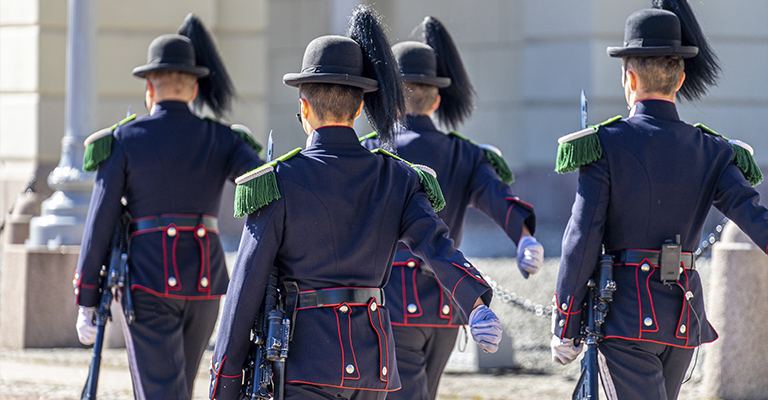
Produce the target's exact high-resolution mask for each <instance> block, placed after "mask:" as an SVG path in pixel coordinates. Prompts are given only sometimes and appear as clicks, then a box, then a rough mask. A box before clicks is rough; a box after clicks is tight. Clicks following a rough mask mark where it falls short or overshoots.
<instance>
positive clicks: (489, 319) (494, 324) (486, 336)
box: [469, 304, 501, 353]
mask: <svg viewBox="0 0 768 400" xmlns="http://www.w3.org/2000/svg"><path fill="white" fill-rule="evenodd" d="M469 332H470V333H471V334H472V339H473V340H474V341H475V342H477V344H478V345H480V348H481V349H483V351H485V352H486V353H495V352H496V350H498V349H499V342H501V321H499V317H497V316H496V314H494V313H493V311H491V309H490V308H488V306H486V305H485V304H481V305H479V306H477V307H475V309H474V310H472V313H470V314H469Z"/></svg>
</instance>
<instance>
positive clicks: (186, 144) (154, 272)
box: [75, 101, 262, 306]
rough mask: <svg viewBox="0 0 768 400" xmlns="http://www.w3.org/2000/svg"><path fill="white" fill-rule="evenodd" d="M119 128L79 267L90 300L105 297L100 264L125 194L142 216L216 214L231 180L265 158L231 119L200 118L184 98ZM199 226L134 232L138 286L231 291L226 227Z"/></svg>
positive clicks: (210, 293) (188, 293) (212, 293)
mask: <svg viewBox="0 0 768 400" xmlns="http://www.w3.org/2000/svg"><path fill="white" fill-rule="evenodd" d="M113 135H114V142H113V145H112V153H111V155H110V156H109V158H107V159H106V160H105V161H104V162H102V163H101V165H99V170H98V172H97V174H96V182H95V184H94V187H93V194H92V197H91V205H90V208H89V210H88V216H87V218H86V221H85V232H84V233H83V241H82V247H81V250H80V259H79V260H78V264H77V272H76V275H75V282H76V289H77V291H78V292H79V295H78V298H77V303H78V304H80V305H83V306H94V305H96V304H98V302H99V299H100V295H99V291H98V289H99V270H100V268H101V266H102V264H106V263H108V257H109V252H110V248H109V246H110V241H111V239H112V233H113V232H114V229H115V224H116V222H117V220H118V217H119V216H120V212H121V209H122V205H121V204H120V198H121V197H122V196H124V197H125V198H126V200H127V202H128V206H127V208H128V211H129V212H130V213H131V216H132V217H133V218H134V219H139V218H144V217H153V216H158V215H168V214H171V215H173V214H203V215H210V216H216V215H217V213H218V210H219V203H220V202H221V193H222V190H223V189H224V183H225V182H226V181H227V180H231V181H234V178H236V177H237V176H238V175H240V174H242V173H244V172H247V171H249V170H251V169H253V168H255V167H257V166H259V165H261V164H262V162H261V161H260V160H259V159H258V156H257V155H256V153H255V152H254V151H253V149H252V148H251V147H250V146H249V145H248V144H246V142H245V141H244V140H243V139H242V138H240V137H239V136H238V135H237V134H236V133H234V132H233V131H232V130H231V129H230V128H229V127H227V126H225V125H222V124H220V123H218V122H215V121H212V120H209V119H201V118H198V117H197V116H195V115H194V114H192V112H190V110H189V107H188V106H187V104H186V103H183V102H180V101H165V102H162V103H159V104H157V105H155V109H154V114H152V115H147V116H144V117H141V118H138V119H135V120H133V121H131V122H128V123H126V124H124V125H120V126H118V127H117V129H116V130H115V131H114V132H113ZM195 232H196V229H195V228H190V229H179V234H178V235H176V236H175V237H172V238H171V237H168V235H166V234H165V233H164V232H159V231H155V232H152V233H144V234H140V235H136V236H133V237H132V238H131V243H130V259H131V279H132V285H131V288H132V289H141V290H145V291H147V292H149V293H152V294H155V295H157V296H161V297H170V298H177V299H209V298H217V297H220V296H221V295H223V294H224V292H225V291H226V288H227V283H228V280H227V269H226V267H225V265H224V253H223V251H222V249H221V241H220V239H219V235H218V232H216V231H213V230H208V231H207V232H206V235H205V236H204V237H202V238H200V237H198V236H197V235H196V234H195ZM164 249H166V251H164ZM203 250H204V251H203ZM172 277H173V278H175V280H176V282H175V283H176V284H175V285H173V286H171V285H169V283H168V282H169V279H170V278H172ZM203 278H205V280H204V279H203Z"/></svg>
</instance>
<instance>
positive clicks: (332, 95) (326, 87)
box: [299, 83, 363, 121]
mask: <svg viewBox="0 0 768 400" xmlns="http://www.w3.org/2000/svg"><path fill="white" fill-rule="evenodd" d="M299 95H300V96H301V97H302V98H303V99H305V100H307V103H309V106H310V107H311V108H312V111H313V112H314V113H315V114H317V118H318V119H320V120H321V121H354V120H355V115H356V114H357V110H359V109H360V103H362V101H363V89H360V88H357V87H354V86H347V85H336V84H331V83H302V84H301V85H299Z"/></svg>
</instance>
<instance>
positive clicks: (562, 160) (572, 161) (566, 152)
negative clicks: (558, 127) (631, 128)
mask: <svg viewBox="0 0 768 400" xmlns="http://www.w3.org/2000/svg"><path fill="white" fill-rule="evenodd" d="M620 119H621V115H617V116H615V117H613V118H610V119H608V120H606V121H605V122H601V123H599V124H597V125H593V126H590V127H589V128H587V129H582V130H580V131H578V132H574V133H571V134H568V135H565V136H563V137H561V138H560V139H557V143H559V146H558V147H557V161H556V163H555V172H557V173H558V174H564V173H567V172H571V171H576V170H577V169H579V167H581V166H583V165H587V164H589V163H592V162H595V161H597V160H598V159H599V158H600V157H602V155H603V148H602V147H601V146H600V138H599V137H598V136H597V135H595V133H597V131H598V130H599V129H600V127H601V126H608V125H610V124H612V123H614V122H616V121H618V120H620Z"/></svg>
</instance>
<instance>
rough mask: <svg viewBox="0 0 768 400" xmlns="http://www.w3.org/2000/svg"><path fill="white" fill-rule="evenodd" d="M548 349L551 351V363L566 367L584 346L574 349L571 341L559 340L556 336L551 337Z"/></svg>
mask: <svg viewBox="0 0 768 400" xmlns="http://www.w3.org/2000/svg"><path fill="white" fill-rule="evenodd" d="M549 347H550V348H551V349H552V361H554V362H556V363H558V364H560V365H568V364H570V363H571V361H573V360H575V359H576V357H578V356H579V354H580V353H581V350H583V349H584V344H583V343H582V344H579V346H578V347H576V346H574V345H573V339H560V338H559V337H557V335H552V341H551V342H549Z"/></svg>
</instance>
